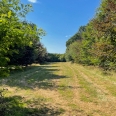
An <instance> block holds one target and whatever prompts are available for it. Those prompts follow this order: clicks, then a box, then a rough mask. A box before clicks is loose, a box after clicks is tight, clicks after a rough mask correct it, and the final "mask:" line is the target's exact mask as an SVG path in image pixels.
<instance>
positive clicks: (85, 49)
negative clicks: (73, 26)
mask: <svg viewBox="0 0 116 116" xmlns="http://www.w3.org/2000/svg"><path fill="white" fill-rule="evenodd" d="M80 30H81V31H80ZM66 46H67V50H66V60H67V61H73V62H77V63H81V64H85V65H94V66H100V67H102V68H103V69H104V70H116V1H115V0H102V2H101V5H100V7H99V8H98V10H97V13H96V15H95V17H94V18H93V19H92V20H91V21H90V22H89V23H88V24H87V25H86V26H84V27H80V29H79V31H78V32H77V33H76V34H75V35H74V36H73V37H71V38H70V39H69V40H68V41H67V42H66Z"/></svg>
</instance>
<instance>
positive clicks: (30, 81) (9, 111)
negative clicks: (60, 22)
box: [0, 0, 116, 116]
mask: <svg viewBox="0 0 116 116" xmlns="http://www.w3.org/2000/svg"><path fill="white" fill-rule="evenodd" d="M31 11H32V5H31V4H22V3H20V0H0V116H57V115H58V116H60V114H61V115H63V113H65V114H64V116H68V115H71V116H73V115H78V114H79V115H80V116H90V115H91V116H92V115H97V114H98V115H101V116H102V115H107V114H108V115H115V114H116V102H115V101H116V91H115V88H116V78H115V77H116V76H115V75H116V73H115V72H114V70H115V71H116V0H101V5H100V7H99V8H98V9H97V12H96V14H95V16H94V17H93V19H91V20H90V21H89V22H88V24H87V25H85V26H81V27H80V28H79V30H78V32H77V33H76V34H74V35H73V36H72V37H71V38H69V40H68V41H67V42H66V52H65V53H64V54H58V53H48V52H47V48H45V47H44V45H43V44H42V43H41V39H42V36H45V35H46V32H45V31H44V30H43V29H41V28H38V27H37V25H36V24H34V22H33V23H30V22H28V21H27V20H26V15H27V14H28V13H29V12H31ZM48 41H49V40H48ZM46 62H53V63H46ZM54 62H55V63H54ZM58 62H62V63H58ZM64 62H67V63H64ZM76 63H77V64H76ZM83 65H84V66H83ZM94 66H96V67H97V68H96V67H94ZM94 68H95V69H94ZM19 69H20V70H19ZM101 69H103V70H104V71H101ZM109 71H111V73H112V72H113V73H112V75H111V74H109ZM11 72H12V73H11ZM104 72H105V74H104ZM106 72H107V73H106ZM102 73H103V74H102ZM114 73H115V74H114ZM106 74H109V75H106ZM9 75H10V76H9ZM4 77H8V78H4ZM6 91H8V92H6ZM4 93H6V94H7V95H6V96H5V95H4Z"/></svg>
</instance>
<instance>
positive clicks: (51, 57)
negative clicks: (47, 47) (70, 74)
mask: <svg viewBox="0 0 116 116" xmlns="http://www.w3.org/2000/svg"><path fill="white" fill-rule="evenodd" d="M47 61H48V62H65V61H66V60H65V55H64V54H57V53H48V58H47Z"/></svg>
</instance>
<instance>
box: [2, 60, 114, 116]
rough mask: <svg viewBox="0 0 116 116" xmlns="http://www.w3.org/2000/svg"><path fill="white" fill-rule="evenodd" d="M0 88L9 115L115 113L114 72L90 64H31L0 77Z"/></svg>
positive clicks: (95, 115) (102, 115) (106, 115)
mask: <svg viewBox="0 0 116 116" xmlns="http://www.w3.org/2000/svg"><path fill="white" fill-rule="evenodd" d="M0 88H7V89H8V91H7V92H6V94H5V96H6V99H9V103H10V104H11V107H10V113H11V114H12V116H116V74H115V73H112V75H111V74H109V75H105V74H103V72H102V71H100V70H99V69H97V68H94V67H87V66H81V65H78V64H71V63H62V62H61V63H48V64H45V65H39V64H36V65H35V64H34V65H32V66H29V67H28V68H26V69H24V70H23V71H17V72H12V74H11V76H10V77H8V78H3V79H0ZM10 113H9V115H8V116H10Z"/></svg>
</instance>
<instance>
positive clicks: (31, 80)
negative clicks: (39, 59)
mask: <svg viewBox="0 0 116 116" xmlns="http://www.w3.org/2000/svg"><path fill="white" fill-rule="evenodd" d="M58 71H60V68H59V67H58V66H57V65H56V66H55V65H53V66H52V65H51V64H50V63H47V64H46V65H40V66H37V65H35V66H29V67H26V68H23V70H17V71H11V76H9V77H8V78H3V79H0V85H2V84H4V85H8V86H10V87H19V88H22V89H34V88H42V89H51V90H52V89H55V87H56V86H57V85H56V82H55V81H54V80H56V81H58V80H59V79H61V78H68V77H66V76H63V75H58ZM56 72H57V74H56Z"/></svg>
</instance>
